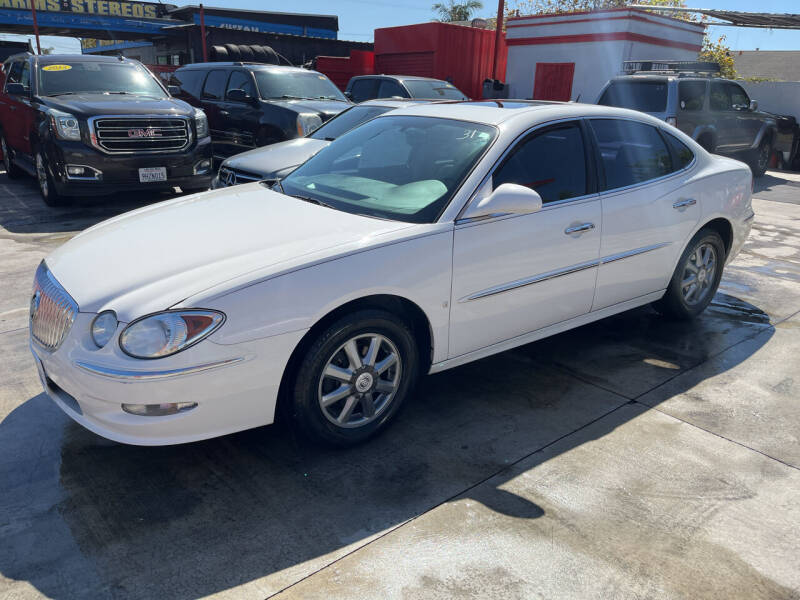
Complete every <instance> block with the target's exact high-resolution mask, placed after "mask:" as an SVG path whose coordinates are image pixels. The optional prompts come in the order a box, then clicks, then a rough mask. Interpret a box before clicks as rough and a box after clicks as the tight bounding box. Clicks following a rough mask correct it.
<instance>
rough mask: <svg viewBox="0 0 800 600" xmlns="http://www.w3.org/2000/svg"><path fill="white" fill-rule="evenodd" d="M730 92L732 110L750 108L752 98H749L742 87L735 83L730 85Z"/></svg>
mask: <svg viewBox="0 0 800 600" xmlns="http://www.w3.org/2000/svg"><path fill="white" fill-rule="evenodd" d="M728 92H729V93H730V95H731V108H733V109H738V110H743V109H745V108H749V107H750V98H748V97H747V94H746V93H745V91H744V90H743V89H742V88H741V86H738V85H736V84H735V83H729V84H728Z"/></svg>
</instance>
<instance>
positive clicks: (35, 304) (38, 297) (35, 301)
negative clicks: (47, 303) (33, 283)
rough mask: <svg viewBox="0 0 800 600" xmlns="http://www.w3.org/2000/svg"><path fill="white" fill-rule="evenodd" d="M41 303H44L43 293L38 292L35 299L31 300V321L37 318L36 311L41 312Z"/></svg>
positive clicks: (34, 294) (34, 295)
mask: <svg viewBox="0 0 800 600" xmlns="http://www.w3.org/2000/svg"><path fill="white" fill-rule="evenodd" d="M41 301H42V292H40V291H39V290H36V291H35V292H34V293H33V297H32V298H31V314H30V317H31V319H33V317H35V316H36V311H38V310H39V303H40V302H41Z"/></svg>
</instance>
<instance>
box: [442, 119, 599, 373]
mask: <svg viewBox="0 0 800 600" xmlns="http://www.w3.org/2000/svg"><path fill="white" fill-rule="evenodd" d="M589 167H590V163H589V161H588V160H587V154H586V151H585V144H584V134H583V131H582V128H581V125H580V123H578V122H577V121H574V122H566V123H560V124H558V125H553V126H550V127H546V128H542V129H538V130H536V131H534V132H532V133H531V134H529V135H528V136H526V137H525V138H524V139H523V140H522V141H520V142H519V143H517V144H516V146H515V147H514V148H513V149H512V151H511V152H510V153H509V154H508V155H507V157H506V158H505V159H504V160H503V162H502V163H501V164H500V166H499V167H498V168H497V169H496V170H495V172H494V173H493V175H492V177H491V181H490V182H489V183H487V186H489V187H491V188H492V189H493V188H495V187H497V186H498V185H500V184H502V183H516V184H519V185H525V186H528V187H530V188H532V189H535V190H536V191H537V192H538V193H539V195H540V196H541V197H542V201H543V206H542V209H541V210H540V211H538V212H536V213H533V214H528V215H518V216H511V217H497V218H493V219H487V220H484V221H477V222H472V223H458V224H457V225H456V229H455V234H454V243H453V286H452V298H451V312H450V349H449V355H450V358H453V357H455V356H459V355H462V354H466V353H468V352H471V351H474V350H478V349H480V348H484V347H486V346H490V345H492V344H496V343H498V342H502V341H504V340H508V339H510V338H513V337H516V336H519V335H523V334H525V333H528V332H531V331H535V330H537V329H540V328H542V327H546V326H548V325H552V324H554V323H558V322H560V321H564V320H567V319H570V318H573V317H577V316H580V315H582V314H585V313H587V312H589V310H590V308H591V305H592V297H593V295H594V288H595V278H596V276H597V259H598V255H599V251H600V224H601V220H600V217H601V215H600V200H599V199H598V198H597V196H596V194H595V193H594V191H595V184H594V176H593V169H592V168H589Z"/></svg>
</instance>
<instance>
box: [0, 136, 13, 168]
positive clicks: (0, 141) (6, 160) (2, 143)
mask: <svg viewBox="0 0 800 600" xmlns="http://www.w3.org/2000/svg"><path fill="white" fill-rule="evenodd" d="M0 151H2V152H3V165H4V166H5V168H6V173H9V172H10V171H11V156H9V154H8V146H6V138H2V137H0Z"/></svg>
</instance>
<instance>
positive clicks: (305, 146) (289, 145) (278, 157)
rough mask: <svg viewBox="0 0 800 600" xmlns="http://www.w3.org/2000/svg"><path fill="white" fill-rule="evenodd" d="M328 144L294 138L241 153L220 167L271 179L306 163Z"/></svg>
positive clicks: (323, 141) (312, 139) (321, 141)
mask: <svg viewBox="0 0 800 600" xmlns="http://www.w3.org/2000/svg"><path fill="white" fill-rule="evenodd" d="M328 144H330V142H326V141H325V140H315V139H314V138H305V137H303V138H295V139H293V140H288V141H285V142H278V143H277V144H271V145H269V146H265V147H263V148H256V149H255V150H248V151H247V152H242V153H241V154H237V155H236V156H232V157H231V158H228V159H227V160H225V162H223V163H222V166H223V167H229V168H231V169H236V170H239V171H246V172H248V173H255V174H256V175H260V176H262V177H263V178H264V179H271V178H274V177H275V176H276V174H277V173H279V172H280V171H283V170H284V169H288V168H289V167H295V166H297V165H299V164H302V163H304V162H306V161H307V160H308V159H309V158H311V157H312V156H314V155H315V154H316V153H317V152H319V151H320V150H322V149H323V148H324V147H325V146H327V145H328Z"/></svg>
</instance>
